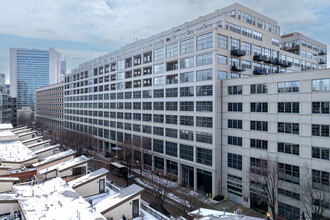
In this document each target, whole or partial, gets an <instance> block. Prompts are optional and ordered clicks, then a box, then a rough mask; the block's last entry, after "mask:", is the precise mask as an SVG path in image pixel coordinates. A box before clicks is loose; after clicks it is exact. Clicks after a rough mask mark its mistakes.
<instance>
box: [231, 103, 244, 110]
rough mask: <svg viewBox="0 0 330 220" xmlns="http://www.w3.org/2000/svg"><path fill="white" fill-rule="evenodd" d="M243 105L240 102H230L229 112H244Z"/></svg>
mask: <svg viewBox="0 0 330 220" xmlns="http://www.w3.org/2000/svg"><path fill="white" fill-rule="evenodd" d="M242 109H243V107H242V103H240V102H229V103H228V111H229V112H242Z"/></svg>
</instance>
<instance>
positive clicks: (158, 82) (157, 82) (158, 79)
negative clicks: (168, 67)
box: [154, 76, 165, 86]
mask: <svg viewBox="0 0 330 220" xmlns="http://www.w3.org/2000/svg"><path fill="white" fill-rule="evenodd" d="M164 82H165V77H164V76H159V77H154V86H158V85H164Z"/></svg>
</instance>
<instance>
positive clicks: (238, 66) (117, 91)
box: [64, 4, 330, 207]
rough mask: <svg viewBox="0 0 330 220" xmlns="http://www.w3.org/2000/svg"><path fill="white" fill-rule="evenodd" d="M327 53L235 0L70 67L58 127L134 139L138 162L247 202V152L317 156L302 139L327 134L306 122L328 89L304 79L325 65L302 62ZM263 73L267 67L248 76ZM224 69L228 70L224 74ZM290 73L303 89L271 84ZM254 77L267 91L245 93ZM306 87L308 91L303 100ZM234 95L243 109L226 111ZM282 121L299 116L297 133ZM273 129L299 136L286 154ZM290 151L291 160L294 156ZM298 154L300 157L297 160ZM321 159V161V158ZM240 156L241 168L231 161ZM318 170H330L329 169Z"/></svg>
mask: <svg viewBox="0 0 330 220" xmlns="http://www.w3.org/2000/svg"><path fill="white" fill-rule="evenodd" d="M326 53H327V51H326V45H324V44H322V43H319V42H317V41H314V40H312V39H310V38H308V37H306V36H304V35H302V34H299V33H293V34H292V36H291V35H289V36H287V37H281V36H280V27H279V25H278V23H277V22H276V21H274V20H272V19H270V18H268V17H266V16H264V15H262V14H259V13H257V12H255V11H253V10H251V9H248V8H246V7H244V6H242V5H239V4H234V5H231V6H229V7H226V8H224V9H221V10H217V11H215V12H213V13H211V14H208V15H206V16H203V17H199V18H198V19H196V20H193V21H191V22H186V23H184V24H183V25H180V26H178V27H175V28H172V29H170V30H168V31H164V32H162V33H160V34H158V35H155V36H153V37H150V38H147V39H144V40H140V41H137V42H134V43H132V44H129V45H127V46H125V47H123V48H121V49H119V50H117V51H114V52H112V53H109V54H106V55H104V56H101V57H98V58H96V59H93V60H91V61H89V62H86V63H83V64H81V65H80V66H79V67H78V68H76V69H73V70H72V72H71V73H70V74H67V75H66V77H65V86H64V117H65V127H66V129H72V130H77V131H82V132H88V133H91V134H93V135H94V136H95V137H96V138H97V140H98V143H97V145H98V146H97V147H98V150H99V151H101V152H103V153H107V152H112V151H114V150H118V149H121V148H122V146H123V145H126V144H127V143H128V142H130V143H133V145H134V146H136V151H135V152H134V154H133V159H134V161H141V162H143V164H144V166H145V167H150V169H152V170H155V171H157V172H160V173H163V175H167V176H169V177H172V178H173V179H175V180H176V181H178V183H180V184H182V185H183V186H186V187H189V188H192V189H194V190H195V191H199V192H203V193H205V192H207V193H212V196H214V195H217V194H219V193H222V194H225V195H226V196H228V198H229V199H231V200H234V201H236V202H239V203H241V204H243V205H245V206H247V207H250V206H251V200H250V196H249V195H250V194H249V192H250V191H249V190H248V193H245V194H244V193H243V189H245V188H246V189H249V184H250V182H249V181H248V185H246V186H245V185H244V184H243V181H246V177H245V172H243V170H242V169H243V168H244V169H245V168H247V167H248V166H245V164H246V165H250V157H252V156H254V157H256V158H259V159H260V157H261V156H268V154H269V155H271V156H273V155H278V157H280V158H281V163H282V164H291V165H297V164H296V162H298V161H299V160H300V158H302V159H301V161H307V162H309V163H312V162H313V161H319V160H318V159H312V158H311V145H309V144H308V143H309V142H306V141H305V140H314V139H322V140H323V139H325V140H324V141H328V142H329V137H328V138H326V137H317V138H314V137H311V134H310V132H311V129H312V128H311V126H312V124H313V123H316V124H319V125H320V124H324V123H325V124H328V125H330V122H329V121H327V120H329V119H327V117H326V116H317V117H320V118H325V119H324V120H322V119H320V120H321V121H319V119H317V120H316V119H315V120H316V121H313V120H314V115H313V114H311V107H310V106H311V105H312V103H311V101H312V100H315V101H323V99H324V101H326V99H327V98H326V95H324V96H322V99H321V97H318V96H316V97H314V98H313V99H312V97H311V96H312V95H313V94H314V93H313V92H312V90H311V84H310V85H309V86H308V83H310V82H311V80H312V79H314V78H312V77H316V78H317V77H318V75H319V76H320V78H324V77H326V75H327V72H329V71H328V70H318V71H316V72H318V73H317V74H316V72H315V73H313V74H310V72H309V71H307V72H306V73H305V72H301V71H302V70H312V69H323V68H325V67H326V64H325V63H326V61H325V60H326ZM290 72H297V73H290ZM270 73H273V74H271V75H267V76H261V77H258V76H256V75H266V74H270ZM277 73H282V74H277ZM284 73H285V74H284ZM286 73H290V74H286ZM251 76H254V77H251ZM248 77H251V78H248ZM228 78H233V79H230V80H223V79H228ZM291 78H292V80H291V81H300V80H305V81H302V82H301V83H300V86H301V88H302V89H300V90H299V92H298V93H285V94H278V93H277V86H278V84H277V81H278V82H280V81H287V80H289V79H291ZM259 80H263V81H262V82H260V83H264V84H269V87H267V88H269V90H267V91H269V94H268V92H267V94H268V95H269V97H268V95H254V94H253V95H251V94H250V93H249V92H250V90H249V88H250V84H252V83H255V82H258V81H259ZM273 81H274V82H273ZM236 84H240V85H242V86H243V93H242V95H236V96H229V95H228V93H227V87H228V86H231V85H236ZM298 84H299V83H298ZM281 86H282V84H281ZM236 89H237V88H233V91H236V92H237V90H236ZM306 91H308V94H309V97H310V98H309V99H306V100H303V99H302V97H305V94H304V93H305V92H306ZM326 93H327V92H325V93H322V94H326ZM327 94H329V93H327ZM291 95H293V96H291ZM254 96H255V97H256V99H254ZM257 98H258V99H260V101H259V102H265V103H267V102H269V104H268V105H267V104H262V105H263V107H264V108H267V111H268V109H269V111H268V112H264V113H260V114H257V113H254V112H250V102H251V106H252V102H254V105H253V106H254V107H253V108H255V109H256V111H259V107H260V105H259V104H260V103H258V99H257ZM317 98H320V100H316V99H317ZM231 99H232V100H231ZM280 101H281V102H284V105H285V103H286V102H301V104H300V111H299V113H297V112H295V114H281V113H279V112H277V102H280ZM328 101H330V100H329V99H328ZM234 102H235V103H242V104H234V105H233V106H232V107H231V108H235V109H237V108H238V109H243V111H242V112H238V113H237V112H229V111H228V109H227V107H228V105H229V104H228V103H234ZM275 106H276V107H275ZM302 106H305V107H306V108H307V109H306V110H305V108H304V110H303V109H302ZM285 107H286V106H285ZM295 107H296V106H295ZM251 108H252V107H251ZM298 108H299V105H298ZM328 116H329V115H328ZM282 117H283V118H282ZM315 117H316V116H315ZM252 118H253V120H255V121H256V122H255V124H256V125H255V126H259V122H257V121H266V122H268V121H269V122H268V125H267V126H269V132H260V134H259V132H258V131H253V130H252V131H250V121H251V120H252ZM312 119H313V120H312ZM229 120H231V121H230V123H232V124H231V126H241V127H242V129H237V130H236V129H235V130H234V129H232V128H228V125H227V123H228V121H229ZM235 120H236V121H235ZM237 120H242V121H241V122H238V121H237ZM304 120H306V122H304V123H302V122H301V121H304ZM237 122H238V123H240V124H239V125H237ZM287 122H290V123H291V126H293V127H295V128H296V127H297V125H296V124H293V123H298V127H299V128H300V133H299V135H292V136H293V138H294V139H291V137H290V135H288V134H282V133H281V132H279V131H277V126H279V127H283V126H284V127H285V126H286V123H287ZM321 122H322V123H321ZM278 123H284V124H280V125H278ZM233 124H235V125H233ZM251 128H252V125H251ZM299 128H298V130H299ZM285 129H286V127H285ZM259 135H260V136H259ZM282 136H283V137H282ZM307 136H308V137H307ZM251 138H253V139H261V138H264V139H265V140H267V141H268V140H271V141H270V142H269V143H268V148H267V149H268V150H259V149H254V148H252V147H250V139H251ZM281 138H283V140H281ZM277 139H278V141H281V142H283V143H292V141H294V142H295V143H296V142H297V144H300V143H301V144H303V143H304V145H303V146H302V147H301V150H300V154H299V155H298V156H297V155H288V154H285V153H279V152H278V150H277V144H276V143H275V142H276V141H277ZM228 141H229V142H228ZM322 143H323V144H322ZM322 143H321V142H315V146H318V147H327V146H328V145H329V144H328V145H326V144H324V143H325V142H322ZM275 145H276V147H275ZM140 146H142V147H140ZM308 148H310V151H309V152H308ZM259 151H260V152H259ZM117 153H118V152H117ZM250 153H253V154H254V153H255V155H252V154H251V155H250ZM291 157H294V158H297V159H299V160H296V161H292V158H291ZM287 160H288V161H287ZM229 161H230V162H229ZM292 162H294V164H292ZM236 163H238V164H236ZM298 163H299V165H297V166H300V165H301V164H302V163H303V162H301V163H300V162H298ZM315 163H317V162H315ZM320 163H321V164H327V165H329V159H328V160H327V161H323V160H320ZM233 164H235V165H233ZM239 164H240V169H234V168H232V166H235V167H237V166H238V167H239ZM320 166H321V165H315V169H316V170H322V169H321V167H320ZM242 167H243V168H242ZM328 167H329V166H328ZM326 169H328V168H326ZM323 170H324V169H323ZM322 172H323V171H322ZM324 172H328V175H329V170H327V171H324ZM230 175H231V176H230ZM234 180H235V181H236V182H233V181H234ZM237 181H238V182H239V181H241V182H240V183H237ZM231 182H233V184H234V185H235V184H238V185H240V186H241V189H238V191H240V190H242V192H240V193H238V192H234V191H233V190H230V189H229V188H230V187H228V185H230V184H231ZM328 184H329V183H328ZM242 185H244V187H243V186H242ZM235 186H236V185H235ZM236 187H237V186H236ZM238 188H239V187H238ZM281 207H282V206H281Z"/></svg>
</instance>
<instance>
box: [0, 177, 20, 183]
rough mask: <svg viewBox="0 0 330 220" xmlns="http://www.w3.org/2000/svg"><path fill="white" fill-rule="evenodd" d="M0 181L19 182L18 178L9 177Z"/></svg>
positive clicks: (0, 178) (1, 178)
mask: <svg viewBox="0 0 330 220" xmlns="http://www.w3.org/2000/svg"><path fill="white" fill-rule="evenodd" d="M0 181H2V182H7V181H19V178H18V177H12V176H9V177H0Z"/></svg>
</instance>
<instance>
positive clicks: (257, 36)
mask: <svg viewBox="0 0 330 220" xmlns="http://www.w3.org/2000/svg"><path fill="white" fill-rule="evenodd" d="M252 37H253V38H254V39H257V40H260V41H262V33H260V32H258V31H252Z"/></svg>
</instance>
